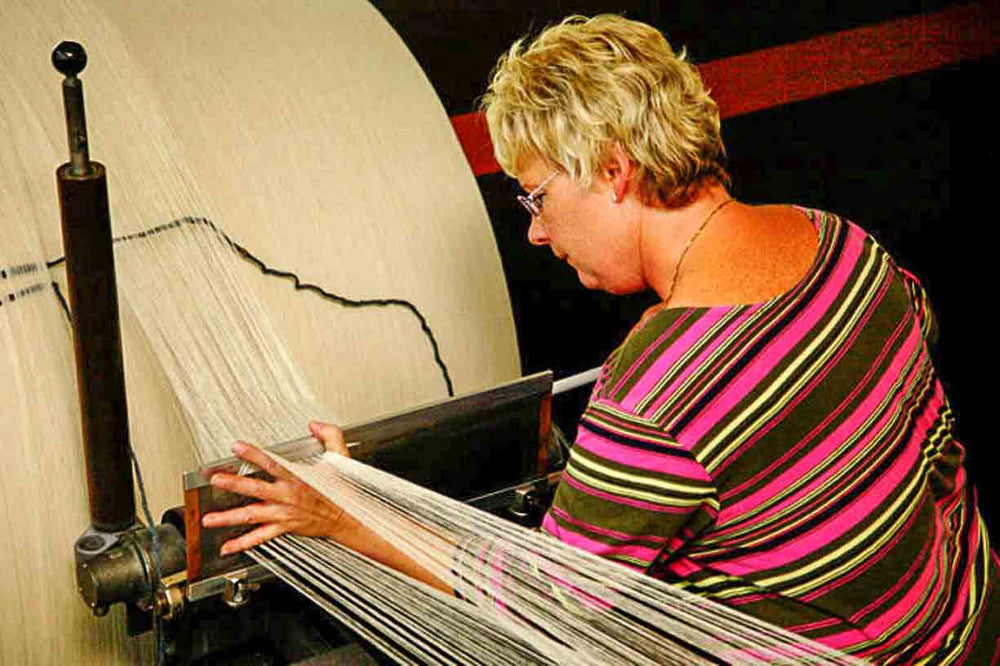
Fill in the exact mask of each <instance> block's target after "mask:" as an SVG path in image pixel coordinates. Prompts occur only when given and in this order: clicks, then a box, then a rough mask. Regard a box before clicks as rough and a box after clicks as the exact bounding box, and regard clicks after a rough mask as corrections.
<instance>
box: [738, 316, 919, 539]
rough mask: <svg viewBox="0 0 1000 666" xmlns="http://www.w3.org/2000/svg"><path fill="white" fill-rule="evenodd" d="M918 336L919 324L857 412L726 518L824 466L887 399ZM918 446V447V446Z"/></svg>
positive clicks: (870, 432)
mask: <svg viewBox="0 0 1000 666" xmlns="http://www.w3.org/2000/svg"><path fill="white" fill-rule="evenodd" d="M919 339H920V329H919V327H917V326H916V325H914V326H911V327H910V331H909V335H908V336H907V339H906V341H905V342H904V343H903V346H902V348H901V349H900V350H899V352H898V353H897V354H896V356H895V357H894V358H893V360H892V363H891V364H890V366H889V368H888V369H887V370H886V371H885V372H884V373H883V374H882V376H881V377H880V378H879V381H878V383H877V384H875V386H874V387H872V390H871V391H870V392H869V393H868V395H867V396H866V397H865V399H864V400H863V401H862V402H861V404H859V405H858V408H857V409H855V410H854V412H853V413H852V414H851V415H850V416H849V417H848V418H847V419H845V420H844V421H843V422H842V423H841V424H840V425H839V426H837V428H836V429H835V430H834V431H833V432H832V433H830V435H829V436H828V437H827V438H826V439H825V440H823V442H822V443H820V444H819V445H818V446H816V447H815V448H814V449H812V450H811V451H810V452H809V453H808V454H807V455H805V456H804V457H803V458H801V459H800V460H799V461H797V462H796V463H795V464H794V465H792V466H791V467H789V468H788V469H787V470H785V471H784V472H783V473H782V474H780V475H778V476H777V477H775V478H774V479H773V480H772V481H771V482H770V483H769V484H767V485H766V486H763V487H762V488H760V489H759V490H757V491H756V492H754V493H752V494H750V495H748V496H746V497H745V498H744V499H742V500H740V501H739V502H735V503H734V504H733V505H731V506H729V507H727V509H726V511H725V513H726V515H727V519H732V517H733V516H739V515H740V514H742V513H744V512H746V511H750V510H751V509H754V508H756V507H758V506H760V505H761V504H763V503H765V502H767V501H768V500H769V499H770V498H772V497H774V496H776V495H777V494H779V493H780V492H782V491H784V490H785V489H786V488H788V487H789V486H790V485H792V484H794V483H795V481H796V480H798V479H801V478H803V477H804V476H808V475H809V473H810V472H811V470H813V469H815V468H816V467H818V466H819V465H821V464H822V463H823V462H824V461H825V460H826V459H827V458H828V457H829V456H830V455H831V454H832V453H833V451H834V450H835V449H836V448H837V447H838V446H840V445H841V444H842V443H843V442H845V441H846V440H847V439H848V438H849V437H850V436H851V435H852V434H853V433H855V432H857V431H858V430H860V429H861V425H862V423H863V422H864V421H865V419H867V418H868V417H869V416H871V414H872V412H873V411H874V410H875V408H876V407H877V406H878V404H879V403H880V402H881V401H882V400H883V399H884V398H885V396H886V395H888V393H889V391H890V389H891V388H892V385H893V384H894V383H895V382H896V381H897V380H898V379H899V376H900V374H901V373H902V371H903V367H904V366H905V365H906V363H907V361H908V359H909V357H910V355H911V352H912V350H913V347H914V345H915V344H917V342H918V341H919ZM898 400H899V398H898V396H897V400H896V402H898ZM892 415H893V409H892V406H891V405H890V407H889V408H888V409H886V411H885V413H884V414H883V415H882V418H881V419H880V420H879V423H878V424H877V425H876V426H873V427H870V428H867V429H866V430H865V437H863V438H862V439H861V440H859V441H858V442H857V443H856V444H855V446H854V449H853V450H852V451H851V454H849V455H844V456H842V458H841V461H840V463H839V464H838V465H836V466H835V467H832V468H831V469H828V470H827V471H826V472H824V474H823V475H822V476H820V477H818V478H817V479H816V480H815V481H814V482H813V484H812V485H813V486H815V485H818V484H820V483H822V482H823V481H824V480H825V479H827V478H829V477H830V476H831V475H833V474H835V473H836V472H837V471H838V470H839V469H841V468H842V467H844V466H845V465H847V464H849V463H850V462H852V461H853V460H854V459H855V456H856V455H857V452H858V451H861V450H862V449H863V448H864V446H865V445H866V444H867V443H868V442H869V441H870V440H871V438H872V437H874V436H875V435H876V434H877V433H878V431H879V428H880V427H881V426H882V425H884V424H885V422H886V421H887V420H888V419H890V418H891V417H892ZM917 448H918V449H919V446H918V447H917ZM808 491H809V487H805V488H802V489H801V490H800V491H799V492H797V493H795V494H794V495H792V496H790V497H788V498H787V499H786V500H785V501H783V502H782V503H781V504H779V505H777V506H774V507H772V508H771V509H769V510H768V512H767V513H766V514H763V515H762V516H761V518H763V517H765V516H767V515H771V514H773V513H776V512H778V511H781V510H782V509H784V508H785V507H787V506H791V505H792V504H795V503H796V502H798V501H800V500H799V496H800V495H802V494H803V493H806V492H808Z"/></svg>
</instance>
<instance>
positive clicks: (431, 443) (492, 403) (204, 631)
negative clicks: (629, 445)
mask: <svg viewBox="0 0 1000 666" xmlns="http://www.w3.org/2000/svg"><path fill="white" fill-rule="evenodd" d="M52 62H53V64H54V65H55V67H56V69H57V70H58V71H59V72H60V73H62V74H63V75H64V77H65V78H64V80H63V99H64V107H65V115H66V125H67V136H68V143H69V153H70V161H69V162H68V163H66V164H64V165H63V166H61V167H60V168H59V169H58V171H57V182H58V189H59V200H60V208H61V214H62V229H63V239H64V247H65V251H66V271H67V284H68V292H69V301H70V304H71V306H72V316H73V338H74V345H75V351H76V368H77V378H78V390H79V400H80V411H81V419H82V427H83V443H84V449H85V460H86V469H87V487H88V494H89V498H90V518H91V525H90V526H89V527H88V528H87V529H86V530H85V531H84V533H83V534H82V535H81V536H80V537H79V539H77V541H76V544H75V559H76V562H77V574H76V575H77V583H78V587H79V591H80V594H81V596H82V597H83V600H84V602H85V603H86V604H87V605H88V606H89V607H90V609H91V610H92V611H93V613H94V614H95V615H98V616H100V615H105V614H106V613H107V612H108V610H109V607H110V606H112V605H113V604H116V603H123V604H125V605H126V607H127V609H128V611H127V613H128V614H127V617H128V630H129V633H130V634H133V635H134V634H139V633H143V632H145V631H148V630H149V629H150V628H151V627H152V625H153V620H154V618H155V619H157V620H159V621H162V622H165V623H167V624H166V625H165V628H164V632H165V635H166V636H167V637H168V641H169V645H168V650H167V651H168V653H169V654H170V655H171V656H172V658H173V659H174V660H175V661H177V662H178V663H180V662H185V661H190V660H193V659H199V658H204V657H205V656H206V655H208V654H211V651H212V650H218V649H220V648H231V647H232V644H233V637H232V636H231V633H232V630H231V627H230V626H229V625H228V623H227V624H223V625H222V627H223V628H222V629H220V628H219V627H220V624H219V623H218V622H209V621H207V619H208V618H211V619H216V618H217V617H219V616H220V614H221V615H222V616H225V615H226V614H227V613H231V612H244V611H245V607H247V606H252V605H253V598H254V596H255V593H256V592H257V591H258V590H260V588H261V585H263V584H266V583H269V582H271V581H273V580H274V576H273V575H271V574H270V573H268V571H267V570H266V569H264V568H263V567H261V566H259V565H255V564H253V563H252V562H250V561H249V560H248V559H247V558H246V557H245V556H242V555H240V556H231V557H221V556H220V555H219V547H220V546H221V544H222V543H223V542H224V541H225V540H227V539H229V538H232V537H233V536H236V534H238V533H239V530H234V529H218V530H210V529H205V528H203V527H202V526H201V520H200V519H201V516H202V515H204V514H205V513H208V512H210V511H213V510H221V509H225V508H231V507H233V506H236V505H238V504H240V503H242V502H245V500H244V499H243V498H240V497H236V496H233V495H229V494H227V493H223V492H220V491H217V490H215V489H213V488H212V487H211V485H210V484H209V478H210V476H211V474H212V473H213V472H215V471H220V470H225V471H236V470H238V469H239V467H240V461H238V460H236V459H227V460H221V461H217V462H215V463H210V464H208V465H204V466H202V467H201V468H199V469H197V470H194V471H191V472H188V473H187V474H185V475H184V479H183V490H184V506H183V507H177V508H175V509H171V510H168V511H167V512H166V513H165V514H164V516H163V519H162V523H161V524H159V525H155V526H148V525H142V524H140V522H139V521H138V520H137V517H136V507H135V501H134V487H133V480H132V464H131V460H130V455H131V454H130V451H131V446H130V443H129V428H128V410H127V408H126V391H125V376H124V371H123V361H122V344H121V333H120V330H119V313H118V299H117V286H116V277H115V265H114V251H113V243H112V235H111V216H110V212H109V205H108V196H107V173H106V170H105V168H104V166H103V165H101V164H99V163H97V162H94V161H91V160H90V157H89V148H88V139H87V127H86V115H85V112H84V98H83V84H82V81H81V80H80V78H79V77H78V75H79V74H80V73H81V72H82V71H83V69H84V68H85V66H86V63H87V55H86V52H85V51H84V49H83V47H82V46H81V45H80V44H78V43H75V42H68V41H67V42H63V43H61V44H59V45H58V46H57V47H56V49H55V50H54V51H53V53H52ZM564 386H566V385H565V384H564ZM566 387H567V388H568V386H566ZM552 390H553V382H552V374H551V373H550V372H543V373H538V374H536V375H532V376H529V377H526V378H523V379H521V380H516V381H513V382H508V383H505V384H503V385H500V386H497V387H493V388H490V389H488V390H485V391H478V392H474V393H470V394H467V395H464V396H460V397H457V398H452V399H448V400H443V401H437V402H434V403H430V404H425V405H421V406H418V407H415V408H410V409H406V410H403V411H400V412H398V413H395V414H391V415H389V416H383V417H379V418H376V419H369V420H367V421H364V422H362V423H358V424H354V425H351V426H347V427H346V428H345V429H344V434H345V438H346V440H347V441H348V442H351V443H352V444H351V448H352V456H353V457H355V458H357V459H359V460H362V461H365V462H367V463H369V464H372V465H375V466H377V467H379V468H380V469H383V470H386V471H389V472H391V473H393V474H395V475H398V476H400V477H402V478H405V479H408V480H410V481H414V482H417V483H420V484H421V485H424V486H426V487H429V488H432V489H434V490H436V491H438V492H441V493H443V494H445V495H447V496H449V497H454V498H457V499H461V500H464V501H467V502H469V503H470V504H472V505H474V506H476V507H478V508H481V509H483V510H486V511H489V512H492V513H495V514H500V515H504V516H506V517H508V518H510V519H512V520H516V521H518V522H520V523H522V524H527V525H537V524H538V522H539V521H540V519H541V515H542V513H543V511H544V509H545V507H546V506H547V504H548V503H549V502H550V501H551V495H552V492H553V491H554V488H555V485H556V483H557V482H558V479H559V470H560V468H561V466H562V465H563V463H564V460H563V450H562V448H561V445H560V444H559V443H558V441H557V434H556V433H557V431H555V430H554V429H553V427H552V423H551V403H552ZM270 448H271V450H272V451H274V452H275V453H279V454H281V455H283V456H284V457H286V458H288V459H290V460H296V459H298V458H302V457H306V456H309V455H315V454H316V453H317V452H318V451H321V449H322V447H321V445H320V444H319V443H318V442H316V441H315V440H313V439H311V438H306V439H300V440H295V441H290V442H286V443H283V444H279V445H275V446H273V447H270ZM154 541H155V542H156V543H154ZM220 600H221V602H222V603H223V604H224V606H220V605H219V603H218V602H219V601H220ZM264 606H265V608H264V609H262V612H268V609H270V608H271V606H270V605H269V604H265V605H264ZM220 608H222V609H224V610H222V611H220V610H218V609H220ZM234 609H235V610H234ZM251 613H252V609H251ZM244 615H245V613H244ZM189 617H195V618H198V619H196V620H195V621H190V620H189ZM179 618H184V619H185V620H186V621H184V622H181V621H179ZM284 631H285V633H286V634H289V635H290V636H292V637H298V640H305V641H308V640H309V634H308V630H304V629H301V628H298V629H288V628H287V627H286V628H285V630H284ZM303 632H304V633H303ZM286 638H287V636H286ZM291 654H295V655H297V652H295V651H292V653H291ZM285 656H286V657H288V656H289V655H288V654H286V655H285Z"/></svg>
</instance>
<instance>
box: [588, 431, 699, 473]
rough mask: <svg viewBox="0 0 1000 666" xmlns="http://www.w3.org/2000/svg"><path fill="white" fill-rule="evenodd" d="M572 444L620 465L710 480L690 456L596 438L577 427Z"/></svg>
mask: <svg viewBox="0 0 1000 666" xmlns="http://www.w3.org/2000/svg"><path fill="white" fill-rule="evenodd" d="M575 446H578V447H581V448H583V450H585V451H589V452H590V453H593V454H594V455H595V456H599V457H601V458H604V459H605V460H610V461H612V462H616V463H618V464H620V465H627V466H629V467H633V468H636V469H640V470H644V471H652V472H660V473H663V474H667V475H669V476H673V477H683V478H685V479H694V480H697V481H708V480H710V479H709V476H708V472H706V471H705V468H704V467H702V466H701V465H700V464H698V462H696V461H694V460H692V459H690V458H686V457H681V456H676V455H669V454H666V453H656V452H654V451H648V450H646V449H640V448H637V447H634V446H627V445H624V444H619V443H617V442H613V441H611V440H608V439H604V438H603V437H599V436H598V435H595V434H594V433H592V432H590V431H589V430H587V429H586V428H580V429H579V430H578V431H577V436H576V445H575Z"/></svg>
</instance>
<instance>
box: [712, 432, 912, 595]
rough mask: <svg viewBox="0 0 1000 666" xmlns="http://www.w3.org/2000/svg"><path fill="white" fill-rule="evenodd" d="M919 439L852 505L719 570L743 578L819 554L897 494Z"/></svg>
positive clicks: (907, 446) (909, 469)
mask: <svg viewBox="0 0 1000 666" xmlns="http://www.w3.org/2000/svg"><path fill="white" fill-rule="evenodd" d="M921 438H922V437H921V435H920V434H919V433H916V432H914V433H913V436H912V437H911V439H910V441H908V442H907V444H906V446H905V447H904V448H903V451H902V453H901V454H900V456H899V457H898V458H896V460H895V461H894V462H893V464H892V466H891V467H890V468H889V469H888V470H887V471H886V472H885V473H884V474H882V476H880V477H879V479H878V480H877V481H876V482H875V483H874V484H872V486H871V487H869V488H868V490H866V491H865V492H864V494H862V495H861V496H860V497H859V498H857V499H856V500H854V501H853V502H851V503H850V505H848V506H847V507H845V508H844V510H843V511H840V512H839V513H838V514H837V515H836V516H835V517H834V518H832V519H831V520H828V521H826V522H824V523H823V524H822V525H821V526H819V527H817V528H816V529H813V530H812V531H810V532H809V533H808V534H805V535H803V536H801V537H799V538H797V539H794V540H792V541H790V542H788V543H786V544H785V545H783V546H779V547H778V548H775V549H772V550H769V551H767V552H763V553H754V554H751V555H747V556H745V557H741V558H737V559H735V560H731V561H729V562H725V563H720V564H719V565H718V566H719V568H721V569H723V570H725V571H727V572H728V573H731V574H733V575H746V574H749V573H753V572H755V571H760V570H765V569H773V568H777V567H782V566H785V565H786V564H789V563H791V562H795V561H797V560H799V559H801V558H803V557H807V556H808V555H810V554H812V553H815V552H819V551H820V550H821V549H822V548H824V547H825V546H827V545H828V544H829V543H830V542H832V541H834V540H835V539H837V538H839V537H840V536H842V535H843V534H844V533H845V532H847V531H848V530H850V529H851V528H853V527H855V526H856V525H858V524H859V523H861V522H863V521H864V520H865V519H866V518H867V517H869V516H871V515H873V514H874V513H875V512H876V509H877V507H878V505H879V504H881V503H882V502H884V501H885V499H886V498H887V497H889V496H890V495H892V494H894V493H895V492H896V490H897V489H898V486H899V485H900V484H902V483H903V480H904V479H905V478H906V476H907V475H908V474H909V473H911V472H912V470H913V467H914V465H915V463H916V460H917V457H918V456H919V455H920V439H921Z"/></svg>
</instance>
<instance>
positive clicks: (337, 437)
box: [309, 421, 351, 458]
mask: <svg viewBox="0 0 1000 666" xmlns="http://www.w3.org/2000/svg"><path fill="white" fill-rule="evenodd" d="M309 432H310V433H311V434H312V436H313V437H315V438H316V439H318V440H319V441H321V442H322V443H323V446H325V447H326V450H327V451H329V452H331V453H336V454H339V455H342V456H347V457H348V458H350V457H351V454H350V452H349V451H348V450H347V445H346V444H345V443H344V433H343V432H341V430H340V428H338V427H337V426H335V425H332V424H330V423H323V422H322V421H310V422H309Z"/></svg>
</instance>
